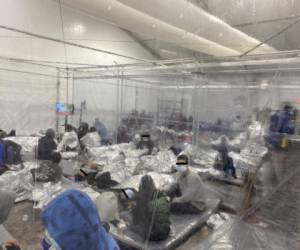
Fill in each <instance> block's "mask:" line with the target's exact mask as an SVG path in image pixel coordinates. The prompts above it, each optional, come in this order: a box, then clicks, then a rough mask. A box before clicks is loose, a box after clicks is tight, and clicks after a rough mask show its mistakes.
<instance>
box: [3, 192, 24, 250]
mask: <svg viewBox="0 0 300 250" xmlns="http://www.w3.org/2000/svg"><path fill="white" fill-rule="evenodd" d="M15 199H16V194H15V193H11V192H7V191H3V190H0V225H1V224H3V223H4V222H5V221H6V219H7V217H8V215H9V213H10V210H11V209H12V207H13V205H14V201H15ZM1 243H2V242H0V244H1ZM0 250H21V248H20V246H19V245H18V243H17V242H16V241H15V240H9V241H6V242H4V243H2V246H1V245H0Z"/></svg>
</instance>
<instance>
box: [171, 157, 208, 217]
mask: <svg viewBox="0 0 300 250" xmlns="http://www.w3.org/2000/svg"><path fill="white" fill-rule="evenodd" d="M176 170H177V172H178V180H177V184H178V188H179V191H180V193H181V196H179V197H176V198H175V199H173V200H172V202H171V204H170V211H171V213H173V214H199V213H201V212H203V211H204V210H205V207H206V205H205V203H206V198H205V187H204V185H203V182H202V180H201V178H200V176H199V175H198V174H197V173H194V172H192V171H191V170H190V169H189V159H188V157H187V156H186V155H179V156H178V157H177V162H176Z"/></svg>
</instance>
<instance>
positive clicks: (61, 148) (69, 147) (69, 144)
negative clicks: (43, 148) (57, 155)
mask: <svg viewBox="0 0 300 250" xmlns="http://www.w3.org/2000/svg"><path fill="white" fill-rule="evenodd" d="M79 149H80V145H79V140H78V136H77V134H76V132H75V131H74V130H73V127H72V126H71V125H69V124H67V125H66V132H65V133H64V135H63V137H62V139H61V142H60V143H59V144H58V146H57V151H58V152H70V151H72V152H74V151H78V150H79Z"/></svg>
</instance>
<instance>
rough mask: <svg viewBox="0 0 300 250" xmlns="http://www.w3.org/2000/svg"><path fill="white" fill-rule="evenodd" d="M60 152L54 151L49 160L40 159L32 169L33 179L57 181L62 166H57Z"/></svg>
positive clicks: (60, 174)
mask: <svg viewBox="0 0 300 250" xmlns="http://www.w3.org/2000/svg"><path fill="white" fill-rule="evenodd" d="M60 161H61V154H60V153H57V152H54V153H53V154H52V155H51V161H42V162H40V165H39V167H38V168H37V169H32V170H31V174H32V177H33V179H34V180H35V181H39V182H49V181H51V182H58V181H60V180H61V178H62V173H63V171H62V168H61V167H60V166H59V163H60Z"/></svg>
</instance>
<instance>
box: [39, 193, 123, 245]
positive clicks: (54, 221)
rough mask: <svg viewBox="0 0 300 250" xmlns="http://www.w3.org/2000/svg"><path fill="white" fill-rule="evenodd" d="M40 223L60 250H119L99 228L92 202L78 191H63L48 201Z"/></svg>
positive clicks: (111, 239) (110, 237)
mask: <svg viewBox="0 0 300 250" xmlns="http://www.w3.org/2000/svg"><path fill="white" fill-rule="evenodd" d="M42 220H43V222H44V224H45V226H46V228H47V230H48V232H49V235H50V236H51V237H52V239H53V240H54V241H55V242H56V243H57V245H58V246H59V247H60V248H61V249H63V250H119V247H118V245H117V243H116V242H115V240H114V239H113V238H112V236H111V235H110V234H109V233H107V232H106V230H105V229H104V228H103V226H102V224H101V220H100V218H99V216H98V212H97V209H96V206H95V204H94V203H93V201H92V200H91V199H90V198H89V197H88V196H87V195H86V194H85V193H83V192H81V191H79V190H75V189H70V190H67V191H65V192H63V193H62V194H60V195H59V196H57V197H56V198H55V199H54V200H52V201H51V202H50V203H49V204H48V206H47V207H46V208H45V209H44V210H43V212H42Z"/></svg>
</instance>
